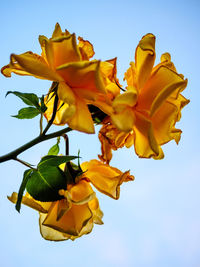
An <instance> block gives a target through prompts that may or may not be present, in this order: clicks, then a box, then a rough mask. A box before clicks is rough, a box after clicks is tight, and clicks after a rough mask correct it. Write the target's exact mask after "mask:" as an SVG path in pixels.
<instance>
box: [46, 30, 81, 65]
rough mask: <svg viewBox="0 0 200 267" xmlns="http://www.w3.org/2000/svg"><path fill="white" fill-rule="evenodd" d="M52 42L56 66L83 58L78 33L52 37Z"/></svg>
mask: <svg viewBox="0 0 200 267" xmlns="http://www.w3.org/2000/svg"><path fill="white" fill-rule="evenodd" d="M50 42H51V44H52V49H53V55H54V66H55V67H58V66H60V65H63V64H66V63H69V62H75V61H80V60H81V54H80V52H79V49H78V46H77V43H76V35H75V34H74V33H73V34H69V35H65V36H59V37H56V38H51V39H50Z"/></svg>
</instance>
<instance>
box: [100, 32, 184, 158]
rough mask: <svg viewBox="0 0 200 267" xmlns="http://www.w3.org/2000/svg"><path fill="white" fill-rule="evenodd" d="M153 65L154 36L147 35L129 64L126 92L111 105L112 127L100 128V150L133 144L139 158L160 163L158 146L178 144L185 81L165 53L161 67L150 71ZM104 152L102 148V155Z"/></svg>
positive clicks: (126, 74)
mask: <svg viewBox="0 0 200 267" xmlns="http://www.w3.org/2000/svg"><path fill="white" fill-rule="evenodd" d="M154 61H155V36H154V35H153V34H147V35H145V36H144V37H143V38H142V39H141V41H140V42H139V45H138V46H137V49H136V53H135V63H133V62H131V64H130V65H131V66H130V68H129V69H128V70H127V72H126V73H125V79H126V81H127V85H128V86H127V91H126V92H124V93H123V94H121V95H118V96H116V98H115V99H114V101H113V108H114V113H113V114H112V115H111V119H112V123H113V124H114V126H112V127H111V126H109V127H111V129H110V128H109V127H108V126H105V125H104V126H103V128H102V130H101V131H100V133H101V132H105V129H107V130H108V132H106V134H105V133H104V134H103V135H102V134H101V137H100V138H101V139H103V140H101V142H102V147H103V146H105V145H106V142H109V144H110V148H106V150H107V151H109V149H111V148H112V149H113V148H114V145H113V143H114V144H115V147H116V149H117V148H118V147H122V146H123V145H126V146H128V147H129V146H131V145H132V143H134V146H135V152H136V154H137V155H138V156H139V157H144V158H150V157H154V158H156V159H160V158H162V157H163V156H164V154H163V152H162V149H161V145H163V144H165V143H167V142H169V141H170V140H172V139H174V140H175V141H176V143H178V142H179V140H180V135H181V130H179V129H176V128H175V124H176V122H177V121H178V120H179V119H180V117H181V109H182V108H183V107H184V106H185V105H186V104H188V103H189V100H187V99H186V98H184V97H183V96H182V95H181V92H182V91H183V90H184V89H185V87H186V86H187V80H184V77H183V75H181V74H178V73H177V71H176V69H175V67H174V64H173V63H172V62H171V58H170V55H169V54H168V53H165V54H163V55H162V57H161V63H160V64H158V65H157V66H155V67H154V68H153V65H154ZM114 128H115V129H114ZM112 132H114V134H113V133H112ZM120 132H123V133H120ZM125 133H127V134H125ZM105 138H106V139H107V141H105ZM116 138H118V140H116ZM108 140H109V141H108ZM107 146H108V147H109V145H107ZM104 150H105V149H104V148H102V152H103V154H105V153H106V152H104ZM109 153H110V152H109ZM109 153H108V152H107V156H106V155H102V157H103V158H104V160H106V157H108V161H109V159H110V157H111V156H110V155H109Z"/></svg>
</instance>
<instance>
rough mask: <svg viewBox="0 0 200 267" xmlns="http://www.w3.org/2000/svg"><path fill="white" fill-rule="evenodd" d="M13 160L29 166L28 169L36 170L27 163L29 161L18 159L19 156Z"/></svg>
mask: <svg viewBox="0 0 200 267" xmlns="http://www.w3.org/2000/svg"><path fill="white" fill-rule="evenodd" d="M15 160H16V161H18V162H20V163H21V164H23V165H25V166H26V167H28V168H30V169H33V170H36V169H35V168H33V167H32V166H31V164H29V163H28V162H26V161H23V160H21V159H19V158H17V157H16V158H15Z"/></svg>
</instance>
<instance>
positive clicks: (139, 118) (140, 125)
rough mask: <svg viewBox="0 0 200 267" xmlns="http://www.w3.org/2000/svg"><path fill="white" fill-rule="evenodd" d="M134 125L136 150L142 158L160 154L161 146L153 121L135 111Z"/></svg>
mask: <svg viewBox="0 0 200 267" xmlns="http://www.w3.org/2000/svg"><path fill="white" fill-rule="evenodd" d="M135 114H136V121H135V125H134V128H133V129H134V135H135V141H134V146H135V152H136V154H137V155H138V156H139V157H140V158H150V157H152V156H157V155H159V147H158V144H157V142H156V139H155V136H154V132H153V126H152V122H151V121H150V120H148V119H147V118H146V117H145V116H143V115H142V114H140V113H138V112H135Z"/></svg>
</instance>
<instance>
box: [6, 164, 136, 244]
mask: <svg viewBox="0 0 200 267" xmlns="http://www.w3.org/2000/svg"><path fill="white" fill-rule="evenodd" d="M81 169H82V171H83V174H82V175H80V176H77V177H76V179H75V183H74V184H68V185H67V189H66V190H64V189H61V190H59V194H60V195H61V196H63V199H61V200H57V201H54V202H41V201H37V200H35V199H34V198H33V197H31V196H30V195H29V194H28V193H26V194H25V196H23V198H22V203H23V204H25V205H27V206H29V207H31V208H33V209H35V210H37V211H39V214H40V219H39V225H40V233H41V235H42V237H43V238H45V239H47V240H53V241H62V240H67V239H71V240H75V239H76V238H78V237H81V236H82V235H84V234H89V233H90V232H91V231H92V229H93V225H94V223H95V224H103V222H102V217H103V213H102V211H101V210H100V207H99V202H98V199H97V197H96V194H95V192H94V191H93V189H92V186H91V185H90V183H91V184H92V185H93V186H94V187H96V188H97V189H98V190H99V191H100V192H102V193H104V194H106V195H108V196H110V197H112V198H114V199H118V198H119V194H120V185H121V184H122V183H123V182H127V181H131V180H134V177H133V176H132V175H130V174H129V171H127V172H124V173H122V172H121V171H120V170H118V169H117V168H113V167H110V166H109V165H107V164H104V163H102V162H100V161H98V160H91V161H89V162H84V163H83V164H81ZM8 199H9V200H10V201H11V202H13V203H16V201H17V193H15V192H14V193H13V194H12V195H11V197H8Z"/></svg>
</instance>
